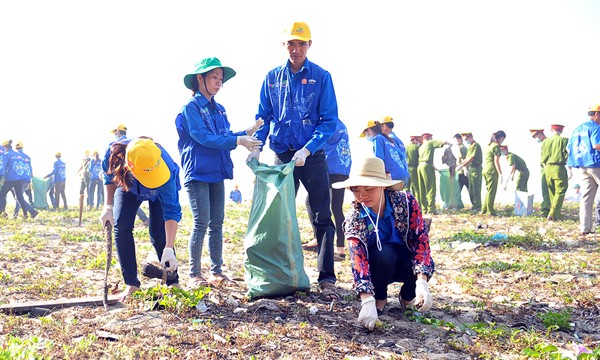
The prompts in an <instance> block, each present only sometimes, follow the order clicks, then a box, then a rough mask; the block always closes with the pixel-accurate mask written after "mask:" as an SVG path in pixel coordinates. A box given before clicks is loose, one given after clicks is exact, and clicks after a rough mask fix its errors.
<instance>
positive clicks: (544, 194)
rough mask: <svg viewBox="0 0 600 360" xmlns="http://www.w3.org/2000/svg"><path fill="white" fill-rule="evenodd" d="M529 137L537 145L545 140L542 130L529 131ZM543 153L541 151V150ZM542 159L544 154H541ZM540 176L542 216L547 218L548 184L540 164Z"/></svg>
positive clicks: (548, 210) (548, 207) (548, 206)
mask: <svg viewBox="0 0 600 360" xmlns="http://www.w3.org/2000/svg"><path fill="white" fill-rule="evenodd" d="M529 131H530V132H531V137H532V138H534V139H535V140H536V141H537V142H538V143H543V141H544V140H546V139H547V137H546V134H544V129H530V130H529ZM542 151H543V149H542ZM542 157H544V154H543V153H542ZM540 168H541V176H542V209H541V210H542V215H543V216H544V217H547V216H548V213H549V212H550V195H549V193H548V183H547V182H546V175H545V174H544V165H542V163H541V162H540Z"/></svg>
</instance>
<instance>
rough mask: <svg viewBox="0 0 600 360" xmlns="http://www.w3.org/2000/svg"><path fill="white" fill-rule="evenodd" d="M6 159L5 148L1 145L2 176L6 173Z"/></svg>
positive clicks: (0, 170)
mask: <svg viewBox="0 0 600 360" xmlns="http://www.w3.org/2000/svg"><path fill="white" fill-rule="evenodd" d="M5 164H6V159H5V156H4V148H3V147H1V146H0V176H4V175H5V174H6V166H5Z"/></svg>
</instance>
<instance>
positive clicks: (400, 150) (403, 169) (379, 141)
mask: <svg viewBox="0 0 600 360" xmlns="http://www.w3.org/2000/svg"><path fill="white" fill-rule="evenodd" d="M401 144H402V143H401ZM373 153H374V155H375V156H376V157H378V158H380V159H381V160H383V163H384V164H385V172H388V173H390V175H391V177H392V180H402V181H404V182H405V183H406V182H407V181H408V179H410V174H409V173H408V164H407V163H406V149H405V148H404V144H402V147H399V146H397V145H396V144H395V143H393V144H392V143H391V142H390V141H389V140H388V139H387V138H386V137H385V136H383V135H382V134H377V135H376V136H375V137H374V138H373Z"/></svg>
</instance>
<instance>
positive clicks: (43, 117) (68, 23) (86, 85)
mask: <svg viewBox="0 0 600 360" xmlns="http://www.w3.org/2000/svg"><path fill="white" fill-rule="evenodd" d="M357 3H358V2H357ZM208 4H212V7H211V5H208ZM298 4H301V5H302V7H301V8H299V7H298V6H297V5H298ZM352 4H353V3H352V2H348V1H344V2H342V1H323V0H321V1H314V0H308V1H303V2H293V3H292V2H283V1H274V0H269V1H261V2H249V1H219V2H212V3H210V2H198V1H172V2H164V1H154V0H151V1H137V0H133V1H114V0H109V1H102V2H94V3H92V2H87V1H63V0H55V1H42V0H32V1H27V0H24V1H4V2H2V3H1V4H0V32H1V33H2V37H1V38H0V44H1V49H2V55H1V56H0V80H1V81H0V96H1V99H2V103H1V105H0V119H1V120H0V121H1V124H2V125H0V138H2V140H4V139H8V138H10V139H12V140H13V141H14V142H17V141H23V142H24V150H25V152H26V153H28V154H29V155H30V156H31V157H32V161H33V171H34V175H35V176H43V175H46V174H47V173H49V172H50V171H51V168H52V163H53V162H54V156H53V155H54V153H55V152H56V151H61V152H62V153H63V160H64V161H65V162H66V163H67V167H68V168H67V169H68V174H69V175H70V177H69V178H68V180H67V191H68V194H73V196H70V198H72V199H73V200H71V204H73V205H74V204H75V199H76V194H77V191H78V187H79V186H78V183H79V179H76V178H75V171H76V170H77V168H78V166H79V163H80V159H81V157H82V155H83V152H84V151H85V150H86V149H88V150H96V149H98V150H100V151H104V149H105V147H106V145H107V143H108V142H109V141H111V140H112V135H111V134H110V133H109V130H110V129H112V128H114V127H115V126H116V125H117V124H119V123H124V124H126V125H127V127H128V128H129V130H130V131H129V134H128V135H130V136H136V135H148V136H152V137H154V138H155V140H157V141H159V142H160V143H161V144H163V145H164V146H165V147H166V148H167V150H168V151H169V152H170V153H171V155H172V156H174V157H175V158H178V153H177V134H176V131H175V127H174V119H175V116H176V115H177V113H178V112H179V109H180V108H181V106H182V105H183V104H184V103H186V102H187V100H188V99H189V97H190V95H191V94H190V92H189V91H188V90H187V89H186V88H185V87H184V85H183V80H182V79H183V76H184V75H185V74H187V73H189V72H191V70H192V69H193V66H194V64H195V63H196V62H197V61H198V60H200V59H201V58H204V57H207V56H217V57H219V58H220V59H221V61H222V62H223V63H224V64H225V65H228V66H231V67H233V68H234V69H235V70H236V71H237V76H236V77H235V78H233V79H232V80H230V81H229V82H227V83H226V84H225V87H224V88H223V89H222V90H221V91H220V92H219V93H218V94H217V96H216V99H217V101H218V102H220V103H221V104H223V105H224V106H225V107H226V109H227V112H228V115H229V119H230V122H231V123H232V130H235V131H237V130H241V129H244V128H246V127H247V126H248V125H249V124H250V122H251V121H253V119H254V115H255V113H256V109H257V106H258V99H259V89H260V86H261V83H262V80H263V78H264V76H265V74H266V72H267V71H268V70H270V69H271V68H273V67H274V66H276V65H278V64H280V63H283V61H285V59H286V53H285V52H284V50H283V48H282V46H281V45H280V37H279V35H280V34H281V30H282V29H283V28H284V27H285V26H287V25H288V24H289V23H290V22H292V21H306V22H307V23H308V24H309V25H310V27H311V30H312V34H313V45H312V47H311V49H310V50H309V53H308V58H309V59H310V60H312V61H314V62H316V63H317V64H319V65H321V66H323V67H324V68H325V69H327V70H329V72H330V73H331V75H332V78H333V81H334V87H335V90H336V94H337V99H338V106H339V115H340V118H341V119H342V120H343V121H344V122H345V123H346V125H347V126H348V128H349V131H350V134H351V136H352V138H351V147H352V149H353V150H352V151H353V153H354V154H355V155H357V156H358V155H359V154H363V153H364V149H367V152H368V151H369V145H367V144H366V143H365V142H364V140H362V139H359V138H358V134H359V133H360V131H362V129H363V128H364V127H365V125H366V123H367V121H368V120H369V119H372V118H375V117H378V116H381V115H391V116H392V117H393V118H394V119H395V123H396V129H395V130H396V133H397V135H399V136H400V138H401V139H402V140H403V141H404V142H405V143H408V137H409V135H413V134H420V133H423V132H426V131H427V132H432V133H433V134H434V138H436V139H444V140H450V138H451V136H452V135H453V134H454V133H456V132H458V131H473V132H474V135H475V139H476V140H477V141H479V142H480V143H481V144H482V145H485V144H487V142H488V140H489V137H490V135H491V133H492V132H494V131H497V130H504V131H505V132H506V133H507V134H508V136H507V139H506V141H505V144H506V145H508V146H509V149H510V150H511V151H512V152H514V153H516V154H518V155H520V156H521V157H523V158H524V159H525V160H526V161H527V163H528V165H529V169H530V171H531V173H532V177H531V179H530V182H529V186H530V191H531V192H534V193H538V194H539V171H538V169H539V168H538V163H539V154H540V151H539V145H538V144H535V142H534V141H533V140H532V139H531V137H530V135H529V132H528V131H527V129H529V128H534V127H536V128H537V127H540V128H545V129H547V131H546V133H547V134H549V126H550V124H552V123H561V124H563V125H565V126H566V128H565V133H564V135H565V136H567V137H568V136H570V133H571V131H572V130H573V129H574V128H575V127H576V126H577V125H579V124H580V123H582V122H584V121H586V120H587V117H586V111H587V108H588V106H589V105H591V104H592V103H600V88H599V87H598V84H599V83H600V71H599V69H598V64H599V63H598V59H600V46H599V44H600V25H598V24H599V23H600V22H599V21H598V20H597V19H598V15H599V14H600V2H598V1H594V0H587V1H585V0H569V1H567V0H564V1H557V0H530V1H523V0H508V1H481V0H472V1H463V0H458V1H446V0H434V1H418V2H417V1H375V2H368V3H364V2H361V3H360V4H361V5H360V6H358V5H352ZM367 4H368V5H367ZM246 154H247V151H246V150H245V149H243V148H240V149H236V150H234V151H233V152H232V155H233V157H234V162H235V169H234V172H235V177H236V179H235V180H234V181H232V182H228V183H227V186H228V187H233V183H234V182H237V183H240V185H241V187H242V190H243V191H244V190H245V191H244V192H245V195H246V197H247V196H248V193H249V191H250V190H249V189H251V188H247V187H245V186H244V183H245V181H244V179H249V178H250V177H249V176H251V171H250V170H249V168H248V167H247V166H246V165H245V164H244V159H245V157H246ZM261 160H262V161H264V162H270V161H271V156H270V155H264V154H263V156H262V157H261ZM181 195H182V196H181V197H182V199H184V200H187V195H186V194H185V193H184V192H182V194H181ZM505 195H507V194H505ZM502 196H503V195H502V194H499V197H502ZM509 201H512V199H510V198H509ZM536 201H540V199H539V198H536Z"/></svg>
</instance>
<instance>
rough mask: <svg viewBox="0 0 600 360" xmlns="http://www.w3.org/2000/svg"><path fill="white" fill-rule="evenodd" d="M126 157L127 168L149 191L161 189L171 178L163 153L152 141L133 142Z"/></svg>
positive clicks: (138, 140)
mask: <svg viewBox="0 0 600 360" xmlns="http://www.w3.org/2000/svg"><path fill="white" fill-rule="evenodd" d="M125 157H126V159H127V168H128V169H129V170H130V171H131V172H132V173H133V176H135V178H136V179H137V180H138V181H139V182H140V184H142V185H144V186H145V187H147V188H149V189H156V188H158V187H161V186H162V185H164V184H165V183H166V182H167V181H169V179H170V178H171V171H170V170H169V167H168V166H167V164H165V160H164V159H163V158H162V151H161V150H160V148H159V147H158V146H157V145H156V144H155V143H154V141H153V140H152V139H144V138H138V139H134V140H131V142H130V143H129V144H127V150H126V152H125Z"/></svg>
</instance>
